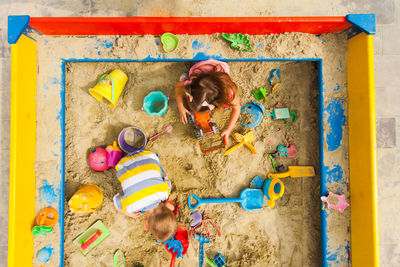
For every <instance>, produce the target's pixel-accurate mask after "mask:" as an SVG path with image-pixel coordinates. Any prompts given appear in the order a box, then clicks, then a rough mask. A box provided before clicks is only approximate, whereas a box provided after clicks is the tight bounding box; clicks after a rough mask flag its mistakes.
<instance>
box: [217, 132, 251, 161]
mask: <svg viewBox="0 0 400 267" xmlns="http://www.w3.org/2000/svg"><path fill="white" fill-rule="evenodd" d="M232 136H233V139H235V141H236V142H239V143H237V144H236V145H234V146H233V147H231V148H229V149H228V150H227V151H225V153H224V155H225V156H226V155H229V154H230V153H231V152H232V151H234V150H236V149H237V148H239V147H241V146H242V145H245V146H247V147H248V148H249V149H250V151H251V152H252V153H253V154H257V150H256V149H255V148H254V147H253V146H252V145H251V144H250V142H253V141H254V139H255V138H254V135H253V132H248V133H247V134H245V135H241V134H239V133H234V134H233V135H232Z"/></svg>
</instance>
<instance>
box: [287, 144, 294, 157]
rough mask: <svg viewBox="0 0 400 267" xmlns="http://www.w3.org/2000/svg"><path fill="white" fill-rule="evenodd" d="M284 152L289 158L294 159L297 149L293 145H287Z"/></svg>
mask: <svg viewBox="0 0 400 267" xmlns="http://www.w3.org/2000/svg"><path fill="white" fill-rule="evenodd" d="M286 151H287V153H288V154H289V157H294V156H295V155H296V154H297V149H296V147H295V145H293V144H289V146H288V147H287V149H286Z"/></svg>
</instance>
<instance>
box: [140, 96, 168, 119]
mask: <svg viewBox="0 0 400 267" xmlns="http://www.w3.org/2000/svg"><path fill="white" fill-rule="evenodd" d="M167 109H168V97H167V96H166V95H165V94H164V93H163V92H161V91H154V92H151V93H150V94H148V95H147V96H146V97H145V98H144V99H143V110H144V111H146V113H147V114H149V115H150V116H155V115H163V114H165V113H166V112H167Z"/></svg>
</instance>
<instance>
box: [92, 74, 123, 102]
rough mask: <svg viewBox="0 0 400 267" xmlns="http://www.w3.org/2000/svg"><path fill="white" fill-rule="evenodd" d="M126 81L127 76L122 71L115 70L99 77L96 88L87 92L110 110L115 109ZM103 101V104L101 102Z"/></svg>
mask: <svg viewBox="0 0 400 267" xmlns="http://www.w3.org/2000/svg"><path fill="white" fill-rule="evenodd" d="M127 81H128V76H127V75H126V74H125V73H124V72H123V71H122V70H119V69H116V70H113V71H112V72H111V73H110V74H104V75H103V76H101V78H100V79H99V81H98V82H97V84H96V86H95V87H93V88H91V89H90V90H89V93H90V94H91V95H92V96H93V97H94V98H95V99H97V100H98V101H100V102H101V103H106V104H107V105H108V106H109V107H110V108H115V107H116V103H117V100H118V98H119V96H120V95H121V93H122V90H124V87H125V84H126V82H127ZM104 99H105V102H103V101H104Z"/></svg>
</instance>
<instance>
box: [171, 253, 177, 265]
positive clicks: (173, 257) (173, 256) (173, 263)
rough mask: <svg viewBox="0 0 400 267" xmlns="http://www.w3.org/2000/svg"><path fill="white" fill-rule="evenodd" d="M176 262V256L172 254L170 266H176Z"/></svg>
mask: <svg viewBox="0 0 400 267" xmlns="http://www.w3.org/2000/svg"><path fill="white" fill-rule="evenodd" d="M175 260H176V254H175V253H174V254H172V259H171V263H170V264H169V267H174V266H175Z"/></svg>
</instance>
